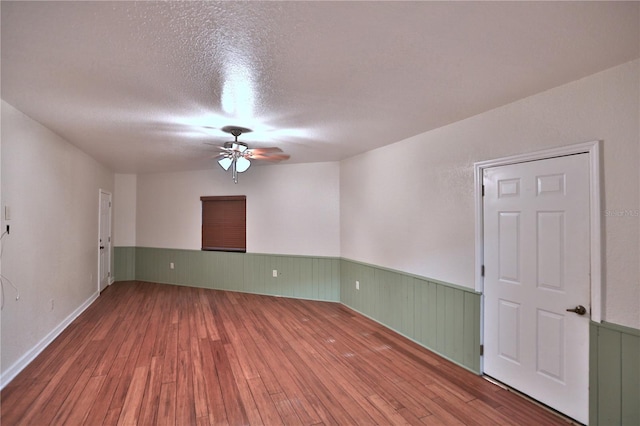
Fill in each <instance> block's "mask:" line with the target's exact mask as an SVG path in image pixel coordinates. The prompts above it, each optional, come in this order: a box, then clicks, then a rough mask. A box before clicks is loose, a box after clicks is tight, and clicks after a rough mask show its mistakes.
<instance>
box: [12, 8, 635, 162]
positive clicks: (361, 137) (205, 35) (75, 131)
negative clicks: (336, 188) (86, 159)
mask: <svg viewBox="0 0 640 426" xmlns="http://www.w3.org/2000/svg"><path fill="white" fill-rule="evenodd" d="M639 5H640V3H638V2H620V3H618V2H602V3H600V2H496V3H493V2H259V3H254V2H250V3H246V2H241V3H240V2H238V3H236V2H225V3H212V2H179V3H178V2H139V3H137V2H8V1H2V3H1V14H2V27H1V30H2V39H1V42H2V51H1V54H2V70H1V71H2V75H1V77H2V86H1V88H2V98H3V99H4V100H5V101H7V102H8V103H10V104H12V105H13V106H15V107H16V108H18V109H20V110H21V111H23V112H24V113H26V114H27V115H29V116H30V117H32V118H34V119H35V120H37V121H39V122H41V123H42V124H44V125H45V126H47V127H48V128H50V129H52V130H53V131H55V132H56V133H58V134H59V135H61V136H63V137H64V138H65V139H67V140H68V141H70V142H72V143H73V144H75V145H77V146H78V147H80V148H81V149H82V150H84V151H85V152H87V153H89V154H90V155H91V156H93V157H94V158H96V159H97V160H99V161H100V162H102V163H104V164H105V165H107V166H108V167H110V168H111V169H113V170H114V171H116V172H120V173H146V172H159V171H178V170H190V169H203V168H209V167H217V165H215V163H213V162H212V160H211V159H210V155H211V154H212V150H213V147H211V146H210V145H207V144H205V142H212V143H216V144H217V143H222V142H224V141H227V140H230V137H229V136H228V135H227V134H225V133H222V132H221V131H220V130H219V129H220V128H221V127H223V126H225V125H240V126H244V127H250V128H252V129H254V132H253V133H250V134H247V135H243V136H242V137H241V138H240V140H243V141H245V142H248V143H249V144H250V146H258V147H263V146H279V147H281V148H282V149H283V150H285V151H286V152H287V153H289V154H291V159H290V160H288V161H289V162H314V161H335V160H339V159H343V158H347V157H350V156H353V155H355V154H358V153H361V152H364V151H367V150H370V149H373V148H376V147H379V146H383V145H387V144H390V143H394V142H396V141H399V140H402V139H405V138H407V137H410V136H413V135H416V134H419V133H422V132H425V131H428V130H430V129H434V128H437V127H440V126H443V125H446V124H448V123H452V122H455V121H458V120H461V119H464V118H466V117H470V116H472V115H475V114H478V113H481V112H483V111H487V110H489V109H492V108H495V107H498V106H500V105H504V104H507V103H509V102H512V101H514V100H517V99H521V98H523V97H526V96H529V95H532V94H534V93H538V92H541V91H543V90H546V89H549V88H552V87H555V86H558V85H561V84H564V83H567V82H570V81H573V80H576V79H578V78H581V77H584V76H587V75H590V74H593V73H595V72H598V71H600V70H604V69H607V68H610V67H612V66H615V65H618V64H621V63H624V62H627V61H630V60H633V59H635V58H638V57H639V56H640V32H639V28H640V25H639V24H640V8H639ZM452 149H455V147H452Z"/></svg>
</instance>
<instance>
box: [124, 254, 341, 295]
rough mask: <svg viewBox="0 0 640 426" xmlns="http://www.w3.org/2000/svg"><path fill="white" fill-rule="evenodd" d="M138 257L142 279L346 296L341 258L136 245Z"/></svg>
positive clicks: (277, 292) (272, 292)
mask: <svg viewBox="0 0 640 426" xmlns="http://www.w3.org/2000/svg"><path fill="white" fill-rule="evenodd" d="M133 260H134V262H135V272H134V275H135V278H130V279H136V280H139V281H150V282H157V283H165V284H178V285H187V286H193V287H204V288H212V289H219V290H232V291H241V292H247V293H256V294H268V295H275V296H287V297H297V298H301V299H313V300H327V301H333V302H338V301H340V260H339V259H337V258H329V257H311V256H287V255H270V254H255V253H226V252H217V251H200V250H179V249H161V248H148V247H136V249H135V255H134V256H133ZM129 261H131V257H129ZM171 263H173V265H174V269H171V267H170V264H171ZM116 267H117V266H116ZM274 269H275V270H277V271H278V277H273V274H272V272H273V270H274ZM117 276H118V277H119V275H117Z"/></svg>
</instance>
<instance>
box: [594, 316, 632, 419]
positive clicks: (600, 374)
mask: <svg viewBox="0 0 640 426" xmlns="http://www.w3.org/2000/svg"><path fill="white" fill-rule="evenodd" d="M589 347H590V354H589V355H590V358H589V359H590V361H589V363H590V365H589V388H590V392H589V424H591V425H607V426H608V425H634V426H637V425H640V330H636V329H634V328H629V327H623V326H619V325H615V324H609V323H606V322H604V323H600V324H598V323H594V322H592V323H591V327H590V336H589Z"/></svg>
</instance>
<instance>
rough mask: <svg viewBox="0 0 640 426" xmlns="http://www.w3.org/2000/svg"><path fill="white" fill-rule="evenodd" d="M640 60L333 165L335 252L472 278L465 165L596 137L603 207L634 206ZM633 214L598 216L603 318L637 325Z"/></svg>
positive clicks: (463, 281)
mask: <svg viewBox="0 0 640 426" xmlns="http://www.w3.org/2000/svg"><path fill="white" fill-rule="evenodd" d="M639 76H640V65H639V61H634V62H630V63H627V64H624V65H621V66H618V67H616V68H613V69H610V70H607V71H604V72H601V73H598V74H595V75H593V76H590V77H587V78H584V79H581V80H578V81H575V82H572V83H570V84H567V85H565V86H561V87H558V88H555V89H552V90H549V91H546V92H543V93H540V94H537V95H535V96H532V97H529V98H526V99H523V100H521V101H518V102H515V103H512V104H509V105H506V106H504V107H501V108H498V109H495V110H492V111H489V112H486V113H483V114H480V115H478V116H475V117H472V118H469V119H467V120H463V121H460V122H457V123H454V124H451V125H449V126H446V127H442V128H439V129H436V130H433V131H430V132H427V133H424V134H421V135H418V136H415V137H412V138H409V139H407V140H404V141H401V142H398V143H396V144H393V145H390V146H386V147H383V148H380V149H377V150H374V151H370V152H367V153H365V154H362V155H359V156H357V157H354V158H351V159H348V160H345V161H343V162H342V163H341V167H340V173H341V181H340V192H341V197H340V200H341V216H340V217H341V255H342V257H345V258H348V259H354V260H359V261H363V262H367V263H371V264H375V265H380V266H385V267H389V268H392V269H397V270H401V271H405V272H410V273H414V274H418V275H422V276H426V277H430V278H434V279H439V280H442V281H446V282H450V283H454V284H458V285H461V286H466V287H470V288H473V287H474V238H475V237H474V221H475V218H474V193H473V163H474V162H477V161H482V160H489V159H495V158H500V157H504V156H508V155H513V154H519V153H527V152H532V151H536V150H540V149H544V148H549V147H555V146H565V145H570V144H574V143H579V142H587V141H592V140H602V141H603V145H604V182H605V184H604V206H603V210H608V211H610V212H620V211H632V212H637V211H638V210H639V209H640V185H639V182H638V178H637V177H638V168H639V167H640V152H639V150H640V143H639V138H640V123H639V121H640V118H639V115H640V105H639V98H640V82H639V80H640V79H639ZM639 221H640V219H639V218H638V217H637V215H635V216H634V215H633V214H632V215H627V216H610V217H606V218H605V225H604V226H605V230H606V237H605V248H606V253H605V288H604V295H603V296H604V300H605V310H604V319H605V320H606V321H609V322H613V323H617V324H622V325H626V326H630V327H635V328H640V279H639V270H638V263H639V259H640V249H639V246H640V243H639V238H638V237H639V234H640V227H639Z"/></svg>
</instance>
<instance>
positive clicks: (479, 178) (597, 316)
mask: <svg viewBox="0 0 640 426" xmlns="http://www.w3.org/2000/svg"><path fill="white" fill-rule="evenodd" d="M600 149H601V143H600V141H591V142H584V143H578V144H574V145H568V146H564V147H557V148H550V149H545V150H541V151H535V152H532V153H526V154H518V155H512V156H509V157H503V158H498V159H494V160H487V161H480V162H477V163H474V165H473V168H474V186H475V189H474V193H475V213H476V219H475V243H476V244H475V256H476V260H475V290H476V291H477V292H478V293H481V294H482V296H481V297H482V298H483V300H482V303H481V304H480V343H481V344H483V343H484V295H483V294H484V276H483V274H482V266H483V265H484V217H483V198H482V197H483V195H482V185H483V174H484V170H485V169H487V168H490V167H497V166H506V165H509V164H517V163H524V162H529V161H537V160H546V159H548V158H554V157H562V156H566V155H574V154H588V155H589V198H590V200H589V208H590V212H589V214H590V221H589V222H590V225H589V227H590V233H591V235H590V241H591V243H590V263H591V267H590V275H591V286H590V287H591V288H590V291H591V296H590V299H591V321H594V322H598V323H599V322H601V321H602V310H603V306H602V282H603V280H602V233H603V231H602V227H601V220H602V219H601V216H602V215H601V209H600V206H601V191H600V187H601V180H600V179H601V177H600V167H601V165H600ZM480 371H482V372H484V366H483V357H482V356H481V357H480Z"/></svg>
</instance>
